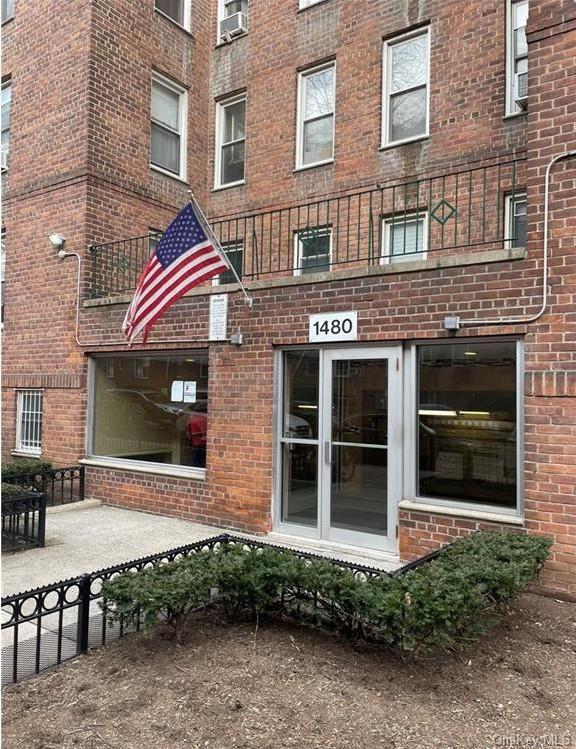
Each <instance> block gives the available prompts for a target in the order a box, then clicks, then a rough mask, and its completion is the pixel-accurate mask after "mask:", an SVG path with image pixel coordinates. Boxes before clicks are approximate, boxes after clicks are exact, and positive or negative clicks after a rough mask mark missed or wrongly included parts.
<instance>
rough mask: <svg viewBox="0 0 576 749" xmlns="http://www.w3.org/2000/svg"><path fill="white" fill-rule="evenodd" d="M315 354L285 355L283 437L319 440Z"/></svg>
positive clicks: (316, 361)
mask: <svg viewBox="0 0 576 749" xmlns="http://www.w3.org/2000/svg"><path fill="white" fill-rule="evenodd" d="M319 361H320V360H319V354H318V351H312V350H302V351H288V352H286V353H285V354H284V417H283V422H284V423H283V427H282V436H283V437H292V438H293V439H318V377H319V366H320V365H319Z"/></svg>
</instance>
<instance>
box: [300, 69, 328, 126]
mask: <svg viewBox="0 0 576 749" xmlns="http://www.w3.org/2000/svg"><path fill="white" fill-rule="evenodd" d="M304 82H305V83H304V85H305V86H306V93H305V104H304V119H305V120H310V119H312V118H313V117H321V116H322V115H324V114H331V113H332V112H333V111H334V68H327V69H326V70H321V71H320V72H319V73H311V74H310V75H307V76H306V77H305V78H304Z"/></svg>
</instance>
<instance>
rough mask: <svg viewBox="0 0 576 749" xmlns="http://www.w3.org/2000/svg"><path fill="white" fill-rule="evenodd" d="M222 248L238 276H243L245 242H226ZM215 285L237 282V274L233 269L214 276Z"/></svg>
mask: <svg viewBox="0 0 576 749" xmlns="http://www.w3.org/2000/svg"><path fill="white" fill-rule="evenodd" d="M222 249H223V250H224V254H225V255H226V259H227V260H228V262H229V263H230V265H231V266H232V267H233V268H234V270H235V271H236V274H237V275H238V278H242V273H243V271H244V244H243V243H242V242H224V244H222ZM213 283H214V285H215V286H218V285H220V284H223V283H237V281H236V276H235V275H234V273H233V272H232V271H231V270H226V271H224V273H220V275H219V276H216V277H215V278H214V282H213Z"/></svg>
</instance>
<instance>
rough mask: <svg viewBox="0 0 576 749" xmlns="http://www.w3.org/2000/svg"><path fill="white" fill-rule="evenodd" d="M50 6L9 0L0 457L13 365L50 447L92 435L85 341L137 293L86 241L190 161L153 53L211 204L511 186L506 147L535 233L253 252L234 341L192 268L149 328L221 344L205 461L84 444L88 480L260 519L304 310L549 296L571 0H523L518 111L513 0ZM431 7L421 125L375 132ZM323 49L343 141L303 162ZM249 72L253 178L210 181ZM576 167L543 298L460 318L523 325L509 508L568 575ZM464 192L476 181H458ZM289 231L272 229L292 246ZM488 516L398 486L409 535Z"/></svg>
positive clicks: (117, 345)
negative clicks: (153, 163)
mask: <svg viewBox="0 0 576 749" xmlns="http://www.w3.org/2000/svg"><path fill="white" fill-rule="evenodd" d="M53 6H54V3H53V2H50V1H49V0H43V2H41V3H39V4H38V9H37V11H36V12H35V13H34V15H32V14H30V13H28V12H27V11H26V7H25V6H23V7H18V4H17V8H16V15H15V17H14V20H12V21H10V22H8V23H7V24H5V25H4V26H3V29H2V33H3V37H4V50H5V51H4V55H5V57H4V70H5V71H6V73H8V74H10V75H11V77H12V91H13V93H12V111H11V128H10V129H11V133H10V168H9V172H8V174H7V175H4V177H3V180H5V182H4V185H5V195H4V203H5V217H4V222H3V227H5V229H6V237H7V248H8V252H7V281H6V286H7V292H6V322H5V328H4V383H3V385H4V405H3V424H4V433H3V437H4V439H3V455H4V458H5V459H7V458H9V456H10V453H11V450H12V448H13V445H14V424H15V413H14V404H15V390H16V389H18V388H24V387H38V388H41V389H43V391H44V403H45V408H44V414H43V434H42V444H43V456H45V457H46V458H49V459H53V460H54V461H55V462H56V463H59V464H65V463H70V462H73V461H75V460H77V459H80V458H84V457H85V455H86V448H85V431H86V421H87V418H88V416H89V414H88V407H87V400H88V388H87V375H88V358H89V356H90V355H91V354H94V353H97V352H106V351H113V352H122V351H125V350H126V347H125V345H124V344H122V343H121V336H120V324H121V321H122V318H123V316H124V313H125V310H126V302H127V300H128V299H129V295H128V296H117V297H116V298H112V299H107V300H102V299H96V300H88V299H86V296H87V293H88V291H89V289H90V284H91V282H92V278H91V260H90V252H89V251H88V250H87V249H86V248H87V247H88V246H89V245H94V244H99V243H103V242H112V241H116V240H120V239H124V238H128V237H136V236H142V235H145V234H147V233H148V230H149V228H151V227H154V228H160V229H162V228H164V227H166V225H167V224H168V223H169V221H170V220H171V219H172V218H173V216H174V214H175V213H176V211H177V210H178V209H179V208H180V207H181V205H182V204H183V203H184V202H185V200H186V197H187V196H186V190H187V188H188V185H186V184H184V183H182V182H180V181H178V180H176V179H172V178H170V177H167V176H164V175H162V174H159V173H158V172H156V171H154V170H151V169H150V167H149V151H150V128H149V108H150V80H151V74H152V71H153V70H155V71H158V72H160V73H162V74H163V75H165V76H167V77H169V78H171V79H173V80H174V81H176V82H177V83H179V84H181V85H183V86H184V87H186V88H187V89H188V115H189V116H188V179H189V180H190V187H191V188H192V189H193V190H194V193H195V194H196V196H197V197H198V199H199V200H200V202H201V203H202V204H203V206H204V207H205V209H206V213H207V215H208V216H209V217H211V218H212V217H230V216H242V215H244V214H248V213H251V212H255V211H261V210H264V209H274V208H276V209H277V208H286V207H288V206H297V205H299V204H301V203H307V202H309V201H312V200H325V199H328V198H330V197H334V196H346V195H350V194H352V193H354V192H355V191H358V190H361V189H364V188H366V189H368V188H372V187H374V186H375V185H376V184H378V183H380V184H383V185H385V186H386V185H394V184H398V183H401V182H402V181H405V180H406V179H408V178H417V179H420V180H424V179H426V178H434V180H438V179H440V178H441V177H442V175H449V174H453V173H454V172H460V171H462V172H464V171H466V170H470V169H478V170H481V169H484V167H486V168H487V169H488V170H489V171H488V172H486V173H487V174H488V175H489V179H488V183H487V185H485V189H486V190H487V191H488V192H490V191H495V190H497V189H502V188H503V186H504V183H502V184H496V182H495V180H496V179H503V177H502V174H503V172H502V170H500V172H499V171H498V166H497V165H499V164H507V165H510V164H511V163H512V161H514V162H518V164H519V166H518V171H517V173H516V174H515V179H516V184H517V185H518V186H520V187H524V188H525V189H526V192H527V199H528V220H527V235H528V236H527V242H526V248H525V251H524V250H522V251H520V250H514V251H511V250H506V249H504V248H502V245H501V244H500V246H497V245H496V244H494V243H491V244H490V245H489V246H488V245H486V246H484V245H482V244H481V243H480V242H478V243H477V244H472V243H470V246H469V247H466V248H459V249H458V250H457V251H454V252H451V253H448V254H445V255H441V254H437V255H434V256H433V257H432V255H431V258H430V259H429V260H428V261H424V262H423V263H414V264H412V265H411V266H405V267H404V268H402V267H401V266H394V265H392V266H380V265H377V264H376V265H372V266H371V267H369V268H367V267H366V263H364V262H362V263H358V264H357V265H356V266H353V265H349V266H346V265H343V266H342V267H341V268H337V269H336V270H335V271H333V272H332V273H329V274H318V275H316V276H313V275H311V276H307V277H305V278H294V277H287V274H286V273H285V272H278V273H275V274H274V273H270V274H267V275H266V274H263V275H261V276H259V277H258V278H254V279H251V280H250V281H249V282H248V287H249V288H250V290H251V293H252V294H253V295H254V298H255V305H254V309H253V310H251V311H250V310H248V309H247V308H246V306H245V305H244V304H243V302H242V299H241V297H240V295H239V294H238V293H235V292H234V290H232V289H231V290H230V292H231V293H230V294H229V297H230V307H229V312H228V315H229V322H228V325H229V331H232V332H233V331H236V330H240V331H242V333H243V336H244V342H243V344H242V345H241V346H239V347H234V346H231V345H230V344H228V343H210V344H209V345H208V344H207V343H206V340H207V337H208V295H209V294H210V293H212V292H214V291H216V290H219V289H215V288H214V287H211V286H207V287H203V288H202V289H196V290H194V291H193V292H192V293H191V294H189V295H188V296H187V297H186V298H185V299H183V300H181V301H179V302H178V303H177V304H176V305H174V307H172V308H171V309H170V310H169V311H168V312H167V314H166V315H165V317H164V318H163V319H162V320H161V321H160V322H159V324H158V325H157V327H156V328H155V331H154V334H153V335H152V337H151V343H150V344H149V347H147V348H146V350H159V351H167V350H191V349H198V348H201V349H206V348H209V361H210V369H209V429H208V435H207V465H206V476H205V479H203V480H196V479H187V478H182V477H174V476H168V475H155V474H153V473H143V472H137V471H130V470H127V469H124V468H123V469H117V468H111V467H104V466H90V467H89V468H88V469H87V487H88V492H89V494H90V495H92V496H95V497H98V498H101V499H103V500H104V501H106V502H109V503H112V504H120V505H123V506H126V507H131V508H135V509H143V510H147V511H151V512H157V513H163V514H173V515H178V516H181V517H187V518H190V519H194V520H197V521H200V522H204V523H207V524H211V525H214V526H217V527H223V528H226V527H228V528H236V529H240V530H250V531H257V532H263V533H264V532H267V531H268V530H270V528H271V527H272V522H273V520H272V510H271V508H272V501H273V495H274V493H275V488H274V472H275V460H276V458H275V453H276V446H275V432H274V419H275V409H276V399H275V387H276V384H275V383H276V365H275V351H276V350H277V349H278V348H280V347H284V346H292V345H295V344H307V342H308V315H309V314H313V313H319V312H328V311H336V310H348V309H355V310H357V311H358V330H359V337H358V341H359V343H375V342H381V343H382V344H383V345H384V344H392V343H394V344H406V343H407V342H410V341H415V340H418V341H420V340H427V339H433V340H437V339H440V338H447V337H448V334H447V333H446V331H445V330H444V328H443V319H444V317H445V316H446V315H460V316H461V317H462V318H463V319H474V318H489V319H492V318H497V317H500V316H503V317H515V318H516V317H519V318H524V317H530V316H534V315H536V314H537V313H538V311H539V308H540V305H541V300H542V251H543V237H544V226H543V217H544V177H545V170H546V166H547V164H548V162H549V161H550V159H551V158H552V157H553V156H555V155H557V154H559V153H561V152H563V151H566V150H570V149H574V148H575V147H576V133H575V122H576V111H575V110H576V104H575V102H576V76H575V75H574V69H575V65H576V57H575V55H574V49H576V12H575V10H574V6H573V3H572V2H570V0H555V1H554V2H548V1H547V0H531V3H530V19H529V27H528V42H529V81H530V84H529V101H528V110H527V113H526V114H521V115H519V116H516V117H504V114H505V107H504V101H505V83H506V71H505V28H506V19H505V3H504V2H503V1H502V0H486V2H482V3H477V2H473V0H464V1H463V0H451V1H450V2H440V1H439V0H428V1H426V0H421V1H420V2H412V1H411V0H410V1H408V0H388V1H387V2H380V1H378V2H377V1H376V0H361V1H360V2H350V1H349V0H326V2H322V3H319V4H318V5H316V6H312V7H310V8H308V9H306V10H303V11H298V10H297V2H296V1H294V2H293V3H275V4H271V3H269V4H266V3H254V4H253V7H252V5H251V6H250V30H249V33H248V34H247V35H245V36H243V37H239V38H237V39H235V40H234V41H233V42H231V43H228V44H221V45H218V46H215V41H216V16H217V13H216V2H215V1H214V2H210V0H200V1H198V0H193V2H192V7H193V11H192V14H193V15H192V24H191V33H187V32H186V31H184V30H183V29H181V28H179V27H177V26H176V25H175V24H174V23H172V22H171V21H170V20H168V19H167V18H166V17H163V16H162V15H160V14H158V13H155V12H154V9H153V2H152V0H149V1H148V0H147V2H142V3H138V4H134V3H133V2H131V1H130V0H113V2H104V0H80V1H79V2H77V3H74V10H73V11H72V5H71V4H64V7H63V8H60V6H59V11H58V15H57V16H56V15H55V14H54V12H53V11H54V7H53ZM421 24H429V26H430V40H431V49H430V137H429V138H426V139H423V140H421V141H418V142H414V143H409V144H406V145H403V146H398V147H395V148H394V147H393V148H383V149H382V148H380V130H381V113H380V108H381V65H382V59H381V58H382V39H383V38H386V37H389V36H390V35H393V34H398V33H401V32H403V31H405V30H407V29H409V28H413V27H418V26H419V25H421ZM60 37H61V38H60ZM58 40H60V43H58ZM326 60H335V61H336V118H335V122H336V126H335V127H336V130H335V149H334V163H333V164H327V165H323V166H320V167H316V168H313V169H306V170H302V171H295V170H294V162H295V156H294V154H295V145H294V144H295V135H294V133H295V128H296V98H297V94H296V90H297V89H296V87H297V74H298V71H301V70H303V69H305V68H306V67H309V66H311V65H313V64H316V63H321V62H323V61H326ZM32 63H33V64H32ZM44 63H45V64H44ZM239 91H246V95H247V119H246V132H247V137H246V183H245V185H242V186H238V187H234V188H231V189H223V190H217V191H214V190H213V189H212V188H213V184H214V174H213V173H214V153H215V140H214V132H215V102H216V101H218V100H219V99H221V98H222V97H225V96H228V95H231V94H234V93H236V92H239ZM38 112H43V117H42V119H43V121H44V122H45V126H44V127H42V128H40V127H38V125H37V121H38V115H37V113H38ZM524 159H525V160H526V161H525V162H524V161H523V160H524ZM507 168H508V169H510V168H511V167H509V166H508V167H507ZM514 169H516V167H514ZM498 174H500V177H499V178H498V177H497V176H496V175H498ZM436 184H438V183H437V182H434V185H436ZM575 187H576V160H575V159H565V160H562V161H559V162H558V163H557V164H555V166H554V168H553V170H552V176H551V189H550V214H549V217H550V220H549V245H548V249H549V296H548V304H547V307H546V310H545V312H544V314H543V315H542V316H540V317H539V318H538V319H537V320H535V321H534V322H529V323H523V322H519V323H516V324H511V325H497V324H495V325H488V326H486V325H482V326H474V325H472V324H470V325H466V326H465V327H463V328H462V329H461V330H460V331H459V332H458V334H457V336H456V340H460V339H465V338H466V337H471V338H474V337H482V338H486V339H494V338H495V337H500V336H512V337H514V338H518V339H522V340H523V341H524V352H525V362H524V367H525V389H524V423H523V435H522V436H523V440H524V466H523V487H524V491H523V495H524V496H523V500H524V509H523V515H522V518H521V521H520V523H518V524H513V525H512V526H505V527H512V528H515V529H526V530H527V531H529V532H536V533H548V534H551V535H553V536H554V538H555V546H554V551H553V557H552V559H551V561H550V562H549V563H548V564H547V566H546V569H545V570H544V573H543V575H542V579H541V583H542V586H543V587H544V588H547V589H549V590H554V591H561V592H564V593H567V594H573V595H576V311H575V310H576V305H575V302H576V270H575V267H576V266H575V264H574V253H575V249H576V248H575V242H574V236H575V233H576V231H575V230H576V219H575V218H574V217H575V216H576V189H575ZM460 199H461V203H462V205H463V198H462V193H461V198H460ZM361 221H365V219H364V218H362V219H358V224H360V222H361ZM492 229H494V227H492ZM52 231H58V232H61V233H62V234H63V235H64V236H65V237H66V239H67V246H66V249H69V250H70V251H78V252H79V253H80V254H81V255H82V257H83V259H84V262H83V272H82V292H83V302H82V306H81V311H80V326H79V330H78V339H79V344H77V342H76V340H75V333H76V331H75V316H76V306H75V305H76V286H75V284H76V265H75V261H73V260H71V259H69V260H66V261H65V262H59V261H57V260H56V259H55V258H54V253H53V250H52V248H51V247H50V245H49V243H48V242H47V241H46V236H47V235H48V234H49V233H50V232H52ZM290 241H291V238H290V237H288V239H287V240H286V246H285V248H284V249H283V250H282V251H283V252H287V253H288V252H290V246H289V243H290ZM270 246H274V243H273V242H272V244H271V245H270ZM279 247H280V245H276V246H275V251H276V252H280V249H279ZM39 269H40V272H38V271H39ZM154 340H156V341H170V343H165V342H164V343H162V344H156V345H155V344H154ZM172 342H173V343H172ZM141 349H142V347H141V346H140V345H136V346H135V347H134V350H135V351H138V350H141ZM58 375H67V379H66V380H64V381H62V380H58ZM38 377H41V378H44V379H34V378H38ZM485 526H490V527H502V523H500V524H498V523H497V522H491V521H488V520H487V519H486V518H483V517H476V518H475V517H469V516H467V515H466V514H465V513H464V514H461V515H460V516H458V515H455V514H446V513H445V512H443V511H442V510H441V509H440V508H438V509H437V510H429V509H428V508H426V510H423V509H419V508H415V507H413V506H412V505H410V503H408V505H406V506H403V507H401V508H400V509H399V541H398V543H399V547H398V550H399V554H400V557H401V558H402V559H410V558H413V557H415V556H417V555H419V554H421V553H423V552H425V551H428V550H429V549H430V548H434V547H435V546H437V545H438V544H440V543H443V542H445V541H448V540H450V539H451V538H454V537H455V536H459V535H463V534H465V533H468V532H470V531H473V530H475V529H477V528H479V527H485Z"/></svg>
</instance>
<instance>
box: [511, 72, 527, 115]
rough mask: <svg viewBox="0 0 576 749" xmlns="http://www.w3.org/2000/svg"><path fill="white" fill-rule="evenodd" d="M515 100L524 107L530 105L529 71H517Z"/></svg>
mask: <svg viewBox="0 0 576 749" xmlns="http://www.w3.org/2000/svg"><path fill="white" fill-rule="evenodd" d="M514 101H515V102H516V104H518V106H520V107H522V109H526V107H527V106H528V73H516V75H515V76H514Z"/></svg>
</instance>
